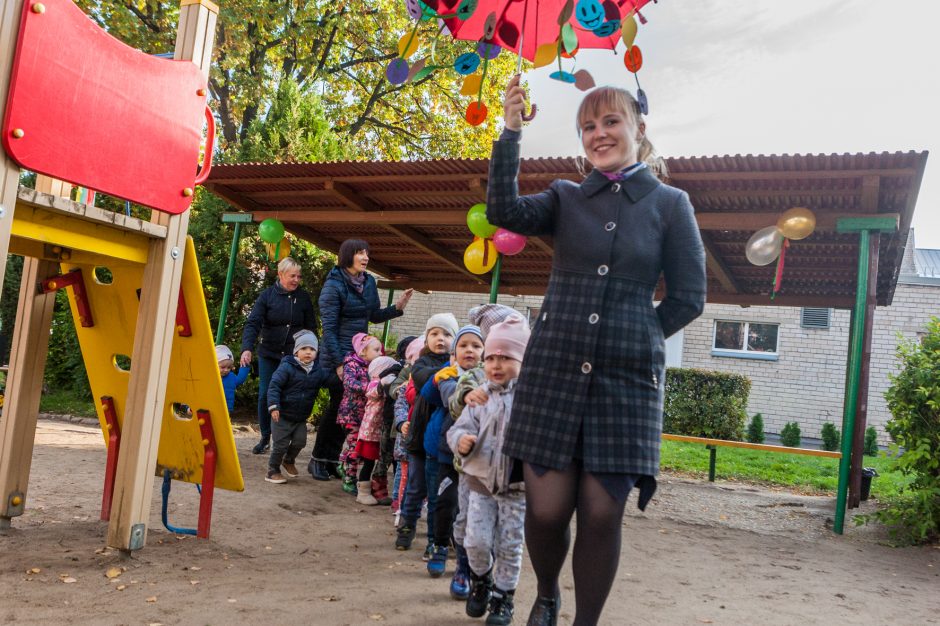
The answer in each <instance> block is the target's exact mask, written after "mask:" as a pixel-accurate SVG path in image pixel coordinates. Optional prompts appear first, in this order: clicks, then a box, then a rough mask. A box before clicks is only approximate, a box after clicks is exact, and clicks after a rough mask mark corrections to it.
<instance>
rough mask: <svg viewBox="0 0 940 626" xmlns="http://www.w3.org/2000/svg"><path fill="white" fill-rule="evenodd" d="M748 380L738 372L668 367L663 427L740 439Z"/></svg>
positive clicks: (669, 431) (682, 431)
mask: <svg viewBox="0 0 940 626" xmlns="http://www.w3.org/2000/svg"><path fill="white" fill-rule="evenodd" d="M750 391H751V381H750V379H749V378H747V377H746V376H742V375H740V374H729V373H726V372H711V371H707V370H698V369H686V368H669V369H668V370H666V397H665V401H664V409H663V430H664V431H665V432H668V433H672V434H676V435H690V436H692V437H711V438H713V439H730V440H733V441H741V440H742V439H743V438H744V423H745V421H746V420H747V413H746V411H745V409H746V407H747V398H748V394H749V393H750Z"/></svg>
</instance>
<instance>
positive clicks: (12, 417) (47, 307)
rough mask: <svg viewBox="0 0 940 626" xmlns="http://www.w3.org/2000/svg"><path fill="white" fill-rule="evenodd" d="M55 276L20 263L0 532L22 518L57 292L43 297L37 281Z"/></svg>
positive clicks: (0, 479)
mask: <svg viewBox="0 0 940 626" xmlns="http://www.w3.org/2000/svg"><path fill="white" fill-rule="evenodd" d="M58 273H59V264H58V263H56V262H53V261H41V260H39V259H35V258H32V257H26V258H25V259H24V260H23V275H22V281H21V282H20V296H19V304H18V306H17V309H16V323H15V325H14V327H13V349H12V350H11V352H10V369H9V371H8V372H7V382H6V390H5V391H4V398H5V402H4V403H3V419H2V420H0V528H9V527H10V518H12V517H15V516H17V515H22V514H23V511H24V508H25V505H26V491H27V486H28V484H29V470H30V466H31V463H32V458H33V443H34V439H35V436H36V420H37V418H38V416H39V398H40V396H41V395H42V375H43V370H44V369H45V366H46V354H47V353H48V351H49V331H50V329H51V327H52V307H53V305H54V304H55V292H50V293H45V294H44V293H42V292H41V291H40V290H39V282H40V281H42V280H45V279H46V278H49V277H50V276H55V275H56V274H58Z"/></svg>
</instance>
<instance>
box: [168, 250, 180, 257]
mask: <svg viewBox="0 0 940 626" xmlns="http://www.w3.org/2000/svg"><path fill="white" fill-rule="evenodd" d="M170 258H172V259H178V258H180V249H179V248H176V247H174V248H173V249H172V250H170Z"/></svg>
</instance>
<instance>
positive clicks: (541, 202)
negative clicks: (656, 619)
mask: <svg viewBox="0 0 940 626" xmlns="http://www.w3.org/2000/svg"><path fill="white" fill-rule="evenodd" d="M524 98H525V92H524V90H523V89H522V88H521V87H520V86H519V77H518V76H516V77H514V78H513V79H512V80H511V81H510V83H509V86H508V87H507V90H506V96H505V101H504V115H505V120H506V128H505V130H504V131H503V134H502V136H501V137H500V138H499V140H497V141H495V142H494V143H493V153H492V158H491V161H490V174H489V189H488V193H487V218H488V219H489V221H490V222H491V223H493V224H495V225H499V226H502V227H504V228H507V229H509V230H511V231H513V232H516V233H521V234H524V235H551V236H553V239H554V256H553V259H552V273H551V277H550V279H549V283H548V289H547V291H546V294H545V300H544V302H543V305H542V310H541V312H540V314H539V317H538V319H537V321H536V322H535V325H534V327H533V329H532V337H531V339H530V341H529V346H528V349H527V350H526V353H525V360H524V361H523V366H522V372H521V374H520V377H519V382H518V387H517V391H516V398H515V402H514V405H513V414H512V420H511V421H510V426H509V430H508V432H507V435H506V443H505V447H504V452H505V453H506V454H508V455H509V456H512V457H514V458H516V459H518V460H520V461H523V462H524V473H525V481H526V506H527V512H526V544H527V546H528V551H529V555H530V558H531V559H532V564H533V567H534V569H535V572H536V577H537V578H538V598H537V600H536V603H535V605H534V606H533V608H532V612H531V613H530V616H529V622H528V623H529V625H533V624H555V622H556V620H557V614H558V610H559V605H560V601H561V598H560V594H559V589H558V575H559V573H560V571H561V567H562V564H563V563H564V560H565V557H566V556H567V552H568V547H569V544H570V534H569V524H570V521H571V517H572V515H573V514H574V512H575V511H577V514H578V517H577V528H578V537H577V540H576V541H575V546H574V558H573V569H574V579H575V605H576V614H575V624H579V625H580V624H594V623H596V622H597V620H598V619H599V617H600V614H601V611H602V610H603V606H604V603H605V601H606V599H607V596H608V594H609V593H610V589H611V585H612V584H613V580H614V577H615V575H616V572H617V565H618V561H619V556H620V529H621V522H622V519H623V511H624V507H625V504H626V499H627V495H628V494H629V492H630V491H631V490H632V489H633V488H634V487H636V488H637V489H638V490H639V498H638V499H639V505H640V507H641V508H643V507H645V505H646V503H647V502H648V501H649V499H650V497H651V496H652V494H653V491H654V490H655V488H656V481H655V476H656V474H657V473H658V471H659V443H660V434H661V431H662V408H663V377H664V370H665V363H664V361H665V347H664V340H665V338H666V337H668V336H670V335H672V334H673V333H675V332H676V331H678V330H680V329H681V328H682V327H683V326H685V325H686V324H688V323H689V322H691V321H692V320H693V319H695V318H696V317H698V316H699V315H700V314H701V312H702V308H703V306H704V304H705V287H706V283H705V252H704V248H703V245H702V240H701V236H700V235H699V231H698V226H697V224H696V222H695V217H694V214H693V210H692V205H691V204H690V203H689V198H688V196H687V195H686V194H685V192H683V191H681V190H679V189H675V188H673V187H669V186H667V185H664V184H662V183H661V182H660V181H659V180H658V179H657V178H656V176H655V175H654V174H653V172H652V171H651V169H650V167H648V165H647V163H646V162H645V161H646V160H650V161H651V162H652V154H653V151H652V145H651V144H650V143H649V141H648V140H647V139H646V124H645V122H644V121H643V117H642V114H641V111H640V109H639V105H638V104H637V102H636V100H635V99H634V98H633V96H632V95H630V94H629V92H627V91H625V90H622V89H616V88H611V87H604V88H600V89H597V90H595V91H593V92H591V93H590V94H589V95H588V96H586V97H585V99H584V101H583V102H582V104H581V106H580V108H579V110H578V116H577V126H578V132H579V134H580V136H581V140H582V145H583V147H584V150H585V153H586V155H587V158H588V160H589V161H590V162H591V164H592V165H593V170H592V171H591V173H590V174H589V175H588V176H587V177H586V178H585V179H584V181H583V182H582V183H581V184H577V183H573V182H571V181H567V180H556V181H555V182H553V183H552V184H551V185H550V186H549V188H548V189H547V190H545V191H543V192H542V193H539V194H535V195H531V196H524V197H520V196H519V195H518V181H517V176H518V172H519V139H520V137H521V128H522V118H521V114H522V111H523V109H524V107H525V102H524ZM660 275H662V276H663V277H664V279H665V284H666V293H665V297H664V298H663V299H662V301H661V302H660V303H659V304H658V305H656V306H654V305H653V295H654V292H655V289H656V284H657V282H658V280H659V277H660Z"/></svg>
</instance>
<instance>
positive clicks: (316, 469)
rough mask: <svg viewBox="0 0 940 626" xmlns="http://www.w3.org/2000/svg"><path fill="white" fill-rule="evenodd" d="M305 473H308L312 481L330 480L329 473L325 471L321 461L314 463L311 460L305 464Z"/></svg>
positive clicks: (324, 465)
mask: <svg viewBox="0 0 940 626" xmlns="http://www.w3.org/2000/svg"><path fill="white" fill-rule="evenodd" d="M307 471H308V472H310V475H311V476H313V479H314V480H329V479H330V472H329V471H327V469H326V464H325V463H324V462H323V461H314V460H313V459H311V460H310V463H308V464H307Z"/></svg>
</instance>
